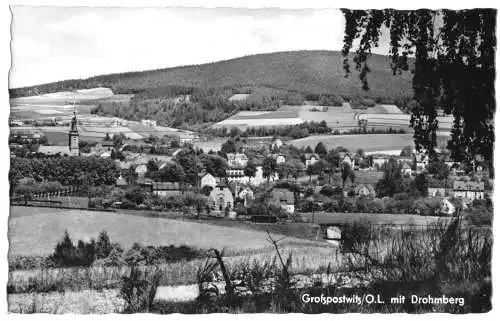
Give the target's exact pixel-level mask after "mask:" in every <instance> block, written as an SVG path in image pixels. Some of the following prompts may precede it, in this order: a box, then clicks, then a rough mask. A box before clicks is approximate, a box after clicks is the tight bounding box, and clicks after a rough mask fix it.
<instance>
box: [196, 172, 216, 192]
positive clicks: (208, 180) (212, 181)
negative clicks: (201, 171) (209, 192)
mask: <svg viewBox="0 0 500 321" xmlns="http://www.w3.org/2000/svg"><path fill="white" fill-rule="evenodd" d="M216 185H217V179H216V178H215V177H214V176H213V175H212V174H210V173H207V174H205V175H204V176H203V177H202V178H201V180H200V187H201V188H203V187H205V186H210V187H212V188H215V186H216Z"/></svg>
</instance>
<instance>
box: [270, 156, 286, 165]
mask: <svg viewBox="0 0 500 321" xmlns="http://www.w3.org/2000/svg"><path fill="white" fill-rule="evenodd" d="M273 158H274V159H275V160H276V164H284V163H285V162H286V158H285V155H283V154H273Z"/></svg>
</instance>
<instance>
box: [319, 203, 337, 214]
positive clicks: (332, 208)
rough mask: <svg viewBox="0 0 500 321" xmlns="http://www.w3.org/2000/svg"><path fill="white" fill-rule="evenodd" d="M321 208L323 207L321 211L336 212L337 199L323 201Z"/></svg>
mask: <svg viewBox="0 0 500 321" xmlns="http://www.w3.org/2000/svg"><path fill="white" fill-rule="evenodd" d="M322 209H323V211H325V212H330V213H334V212H338V211H339V202H337V201H327V202H324V203H323V206H322Z"/></svg>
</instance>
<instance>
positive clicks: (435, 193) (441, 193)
mask: <svg viewBox="0 0 500 321" xmlns="http://www.w3.org/2000/svg"><path fill="white" fill-rule="evenodd" d="M427 196H428V197H445V196H446V188H444V187H428V188H427Z"/></svg>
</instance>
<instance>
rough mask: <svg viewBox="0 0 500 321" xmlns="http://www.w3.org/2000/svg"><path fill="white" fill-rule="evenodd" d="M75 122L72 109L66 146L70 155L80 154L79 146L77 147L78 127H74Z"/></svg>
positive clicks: (78, 138)
mask: <svg viewBox="0 0 500 321" xmlns="http://www.w3.org/2000/svg"><path fill="white" fill-rule="evenodd" d="M76 124H77V120H76V110H73V119H72V120H71V127H70V129H69V134H68V137H69V140H68V147H69V155H70V156H79V155H80V148H79V147H78V146H79V143H80V135H79V134H78V128H77V127H76Z"/></svg>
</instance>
